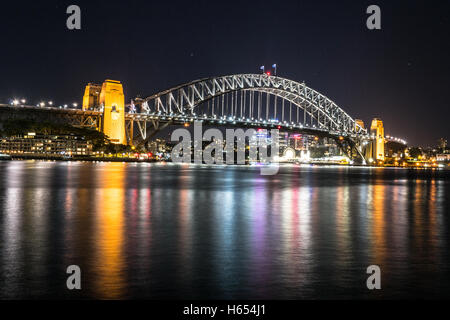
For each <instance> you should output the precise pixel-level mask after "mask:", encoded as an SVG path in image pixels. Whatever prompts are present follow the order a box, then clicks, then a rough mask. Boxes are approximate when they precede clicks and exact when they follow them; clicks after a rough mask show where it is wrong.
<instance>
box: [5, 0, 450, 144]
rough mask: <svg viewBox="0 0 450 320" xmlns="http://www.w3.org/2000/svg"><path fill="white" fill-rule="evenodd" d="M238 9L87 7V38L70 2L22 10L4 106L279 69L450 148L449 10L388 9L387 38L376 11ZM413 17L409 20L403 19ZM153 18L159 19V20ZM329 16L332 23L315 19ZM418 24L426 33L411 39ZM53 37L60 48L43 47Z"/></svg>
mask: <svg viewBox="0 0 450 320" xmlns="http://www.w3.org/2000/svg"><path fill="white" fill-rule="evenodd" d="M233 5H234V3H232V2H230V3H229V4H223V6H224V7H222V6H221V5H219V4H217V3H196V4H193V5H192V4H190V5H187V4H182V3H181V4H175V3H171V4H166V5H163V4H145V3H133V4H130V5H127V6H125V5H124V4H123V3H118V2H113V4H112V5H110V6H106V5H104V4H102V3H95V2H94V3H80V7H81V14H82V26H81V30H67V28H64V26H65V20H66V18H67V14H66V13H65V9H66V7H67V6H66V5H65V3H59V2H58V3H56V2H54V3H53V2H47V3H45V4H29V5H28V6H26V7H25V8H22V7H21V8H19V7H18V6H17V7H16V6H15V5H12V6H11V8H10V13H9V14H8V15H7V16H5V17H3V16H2V18H4V19H2V22H0V24H5V25H8V26H9V28H6V35H5V41H6V42H7V43H8V44H9V46H8V48H9V49H8V50H6V52H5V53H4V54H5V60H7V61H10V62H11V63H8V64H6V65H5V66H4V71H3V74H4V75H5V76H4V77H3V78H2V79H1V80H0V83H1V87H2V88H3V89H2V90H1V92H0V98H1V100H2V102H3V103H7V102H8V100H10V99H11V98H14V97H17V98H21V97H26V98H27V99H30V100H34V101H40V100H49V99H51V100H55V101H56V103H72V102H74V101H76V102H78V103H79V104H81V98H82V90H80V88H81V87H82V86H83V85H84V84H85V83H86V82H88V81H94V82H95V81H103V79H107V78H112V79H117V80H120V81H122V82H123V83H124V92H125V97H126V100H127V101H129V100H130V99H131V98H134V97H136V96H137V95H139V94H140V95H142V96H147V95H150V94H152V93H155V92H158V91H161V90H163V89H167V88H170V87H173V86H175V85H176V84H178V83H183V82H187V81H190V80H193V79H197V78H202V77H207V76H217V75H224V74H233V73H242V72H244V73H256V72H257V71H258V69H259V66H260V65H266V66H268V67H269V66H271V65H272V64H273V63H276V64H277V66H278V70H277V71H278V75H279V76H281V77H286V78H289V79H293V80H297V81H300V82H301V81H305V82H306V84H307V85H309V86H311V87H314V88H316V89H317V90H319V91H320V92H322V93H324V94H325V95H326V96H328V97H329V98H331V99H332V100H333V101H335V102H336V103H337V104H338V105H339V106H341V107H343V108H344V109H345V110H346V111H348V112H349V113H350V114H352V115H355V116H356V117H357V118H361V119H363V120H364V121H365V122H366V123H368V122H369V121H370V120H371V119H372V118H376V117H378V118H381V119H383V121H384V123H385V127H386V128H389V130H388V131H389V133H390V134H391V135H394V136H400V137H405V139H406V140H407V141H408V143H409V144H411V145H422V146H435V145H436V144H437V140H438V139H439V138H441V137H444V138H448V126H447V125H446V121H445V119H446V118H447V117H448V107H447V102H446V99H445V96H444V95H443V94H441V93H442V92H445V87H446V86H447V85H448V79H447V77H446V75H447V71H448V69H449V62H448V61H447V59H446V56H447V55H448V49H449V48H448V43H447V42H446V41H441V40H443V38H442V37H443V36H444V35H445V34H446V30H448V27H449V21H448V16H446V15H445V12H446V9H447V4H445V3H439V4H436V8H437V9H439V8H441V9H442V10H437V9H434V10H433V11H432V12H431V10H430V9H428V8H427V7H426V6H425V4H424V2H421V1H414V2H408V5H407V6H402V5H401V4H397V3H396V4H390V3H386V2H383V1H381V2H380V3H378V5H379V6H380V7H381V9H382V29H381V30H375V31H371V30H367V28H366V27H365V20H366V18H367V14H366V13H365V9H366V7H367V6H366V5H365V4H364V3H358V4H349V3H346V7H345V8H346V10H337V6H338V5H337V4H333V3H326V2H321V3H319V4H311V3H300V4H295V3H292V2H282V3H281V4H276V5H273V4H272V5H271V6H270V7H269V6H265V5H264V4H260V5H256V4H255V3H251V2H250V3H245V4H243V5H240V6H238V7H237V8H239V9H237V8H235V7H234V6H233ZM218 8H221V10H217V9H218ZM19 9H20V10H19ZM146 9H148V10H146ZM184 9H186V10H184ZM401 10H406V11H407V12H408V13H409V14H407V15H398V13H399V11H401ZM447 11H448V10H447ZM119 12H120V14H119ZM146 12H152V13H154V14H153V15H152V14H150V13H149V17H148V18H147V17H146V14H145V13H146ZM13 13H14V14H13ZM157 13H159V14H157ZM185 13H186V14H185ZM211 13H214V14H211ZM435 13H437V16H436V15H435ZM322 15H323V16H326V17H327V18H328V19H327V18H323V19H315V18H318V17H319V16H322ZM130 16H131V17H133V18H131V19H129V18H128V17H130ZM116 17H122V18H123V19H122V20H120V18H119V19H118V20H117V19H116ZM188 17H192V19H189V18H188ZM417 17H421V20H420V21H422V23H423V25H422V24H420V25H414V31H415V32H410V31H411V30H410V28H408V26H411V25H413V22H414V21H415V19H416V18H417ZM117 21H120V22H117ZM38 22H39V23H38ZM40 22H42V23H40ZM60 24H61V26H62V27H61V28H57V26H58V25H60ZM224 26H226V27H224ZM302 26H303V27H302ZM11 27H14V28H11ZM10 30H14V35H13V34H12V33H10ZM275 30H283V32H278V31H275ZM47 31H48V32H50V35H51V36H50V37H44V38H42V37H36V36H37V35H38V34H39V33H45V32H47ZM255 31H257V32H256V33H257V34H258V35H257V36H256V37H255V36H250V35H251V34H254V33H255ZM294 31H295V32H294ZM417 38H419V39H417ZM206 39H210V41H206ZM419 40H422V41H419ZM56 43H58V44H57V45H56ZM418 43H423V44H425V45H424V46H422V45H420V46H419V45H418ZM426 44H428V46H433V48H437V49H438V50H426V47H427V46H426ZM39 60H40V61H41V62H45V63H38V61H39ZM431 74H432V79H431ZM430 96H431V97H432V99H430ZM429 104H431V105H432V107H431V106H428V105H429ZM428 110H432V111H431V112H429V111H428ZM436 114H439V115H440V116H439V117H436ZM418 125H420V128H421V130H417V126H418Z"/></svg>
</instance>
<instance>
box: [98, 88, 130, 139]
mask: <svg viewBox="0 0 450 320" xmlns="http://www.w3.org/2000/svg"><path fill="white" fill-rule="evenodd" d="M100 105H102V106H103V123H102V132H103V133H104V134H106V135H107V136H108V137H109V139H110V141H111V142H112V143H116V144H126V143H127V139H126V134H125V98H124V95H123V87H122V84H121V83H120V81H115V80H106V81H105V82H104V83H103V86H102V91H101V93H100Z"/></svg>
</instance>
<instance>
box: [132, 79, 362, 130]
mask: <svg viewBox="0 0 450 320" xmlns="http://www.w3.org/2000/svg"><path fill="white" fill-rule="evenodd" d="M238 91H243V92H247V91H250V92H262V93H266V94H270V95H272V96H276V97H279V98H281V99H282V100H283V101H288V102H290V103H291V104H293V105H294V106H295V107H297V108H300V109H301V111H302V112H303V122H300V121H298V113H297V121H292V117H290V119H289V120H290V121H289V123H286V121H284V122H283V121H281V123H280V124H282V125H283V124H284V125H286V124H287V125H291V124H294V125H300V126H301V125H305V126H308V124H307V123H305V122H306V120H305V119H306V115H308V117H309V119H310V120H311V125H312V120H313V119H314V127H315V128H316V125H317V128H318V129H322V130H327V131H328V132H332V133H335V134H342V135H355V134H367V132H366V130H365V129H364V128H362V127H361V126H360V125H359V124H358V123H356V122H355V120H354V119H353V118H352V117H350V116H349V115H348V114H347V113H346V112H345V111H344V110H342V109H341V108H340V107H339V106H338V105H337V104H336V103H334V102H333V101H332V100H330V99H328V98H327V97H326V96H324V95H323V94H321V93H319V92H317V91H316V90H314V89H312V88H310V87H308V86H306V85H305V83H300V82H296V81H293V80H289V79H285V78H281V77H276V76H268V75H266V74H237V75H228V76H220V77H212V78H204V79H199V80H195V81H192V82H189V83H186V84H182V85H179V86H176V87H174V88H171V89H168V90H165V91H161V92H159V93H156V94H154V95H151V96H149V97H147V98H144V99H136V104H138V105H140V106H141V110H140V111H141V112H140V113H141V114H142V113H144V114H145V113H146V114H158V115H160V116H174V115H181V116H183V115H188V116H192V115H195V111H196V108H198V107H199V106H200V105H202V104H204V103H206V102H208V101H210V100H214V99H216V98H218V97H220V96H224V95H227V94H230V93H233V92H238ZM236 100H237V99H236ZM237 102H238V101H236V103H237ZM241 102H242V98H241ZM250 103H251V102H250ZM253 103H254V101H253ZM213 108H214V107H213ZM274 108H275V110H272V112H273V113H274V115H275V118H276V116H277V109H276V108H277V107H276V102H275V107H274ZM283 108H284V102H283ZM223 110H224V109H223V108H222V109H220V108H217V109H216V110H215V112H214V110H213V115H211V116H214V118H216V117H217V116H219V117H224V116H226V114H224V112H223ZM267 110H269V109H267ZM298 111H299V110H297V112H298ZM282 112H284V110H283V111H282ZM236 113H238V112H236ZM268 113H269V111H266V115H268ZM258 114H259V113H258ZM241 116H243V114H242V110H241ZM244 117H245V110H244ZM257 120H258V119H257ZM259 120H262V118H261V119H259ZM265 120H268V119H265Z"/></svg>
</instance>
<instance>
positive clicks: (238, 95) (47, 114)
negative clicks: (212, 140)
mask: <svg viewBox="0 0 450 320" xmlns="http://www.w3.org/2000/svg"><path fill="white" fill-rule="evenodd" d="M105 85H106V86H105ZM0 117H1V118H5V117H8V118H15V119H34V120H36V118H39V119H45V120H46V121H59V122H65V123H69V124H71V125H74V126H79V127H88V128H95V129H97V130H102V131H103V132H104V133H105V134H107V135H108V136H109V137H110V138H113V139H112V141H117V142H118V143H128V144H132V143H133V144H138V145H139V144H143V143H146V142H147V141H148V140H149V139H150V138H151V137H152V136H153V135H154V134H155V133H156V132H158V131H159V130H162V129H164V128H165V127H167V126H169V125H183V124H184V125H188V124H189V123H192V122H194V121H201V122H202V123H203V124H204V125H210V126H215V127H233V126H234V127H253V128H264V129H279V130H280V131H286V132H297V133H306V134H311V135H315V136H319V137H330V138H333V139H335V140H336V142H337V143H338V144H341V145H342V144H345V149H346V152H347V154H348V155H349V156H350V157H352V158H359V159H360V160H362V162H365V161H364V151H363V146H364V145H365V144H367V142H368V141H370V140H371V139H374V138H375V139H376V137H374V136H371V135H370V134H369V133H368V132H367V130H366V129H365V128H364V127H363V125H362V124H361V122H359V121H357V120H355V119H354V118H352V117H351V116H350V115H349V114H347V113H346V112H345V111H344V110H343V109H342V108H340V107H339V106H338V105H337V104H336V103H335V102H333V101H332V100H331V99H329V98H327V97H326V96H325V95H323V94H321V93H319V92H317V91H316V90H314V89H312V88H310V87H308V86H306V85H305V83H301V82H296V81H293V80H289V79H285V78H281V77H277V76H270V75H267V74H236V75H228V76H220V77H211V78H204V79H199V80H195V81H192V82H189V83H185V84H182V85H179V86H176V87H173V88H170V89H168V90H164V91H161V92H158V93H155V94H153V95H150V96H148V97H145V98H142V97H137V98H135V99H133V100H131V103H129V104H125V103H124V98H123V89H122V85H121V84H120V82H118V81H113V80H107V81H105V83H104V84H103V87H102V88H100V86H98V87H94V88H89V86H88V87H86V92H85V97H84V102H83V109H82V110H80V109H73V108H58V107H50V106H47V107H41V106H27V105H18V106H14V105H1V106H0ZM114 136H117V137H114Z"/></svg>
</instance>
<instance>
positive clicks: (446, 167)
mask: <svg viewBox="0 0 450 320" xmlns="http://www.w3.org/2000/svg"><path fill="white" fill-rule="evenodd" d="M27 160H36V161H61V162H70V161H73V162H79V161H81V162H84V161H85V162H132V163H172V161H162V160H155V159H147V160H140V159H133V158H109V157H72V158H62V157H44V156H20V157H15V156H11V157H10V158H0V161H27ZM190 164H195V163H194V162H191V163H190ZM286 164H288V165H309V166H311V167H329V166H336V167H349V168H350V167H362V168H393V169H444V170H449V169H450V166H449V165H444V166H443V167H430V166H428V167H425V166H365V165H358V164H352V165H345V164H338V163H296V162H279V165H286ZM213 165H219V166H223V165H226V164H225V163H224V164H213ZM231 165H236V164H231ZM245 165H247V166H253V165H255V164H249V163H246V164H245ZM256 165H258V164H256Z"/></svg>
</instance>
